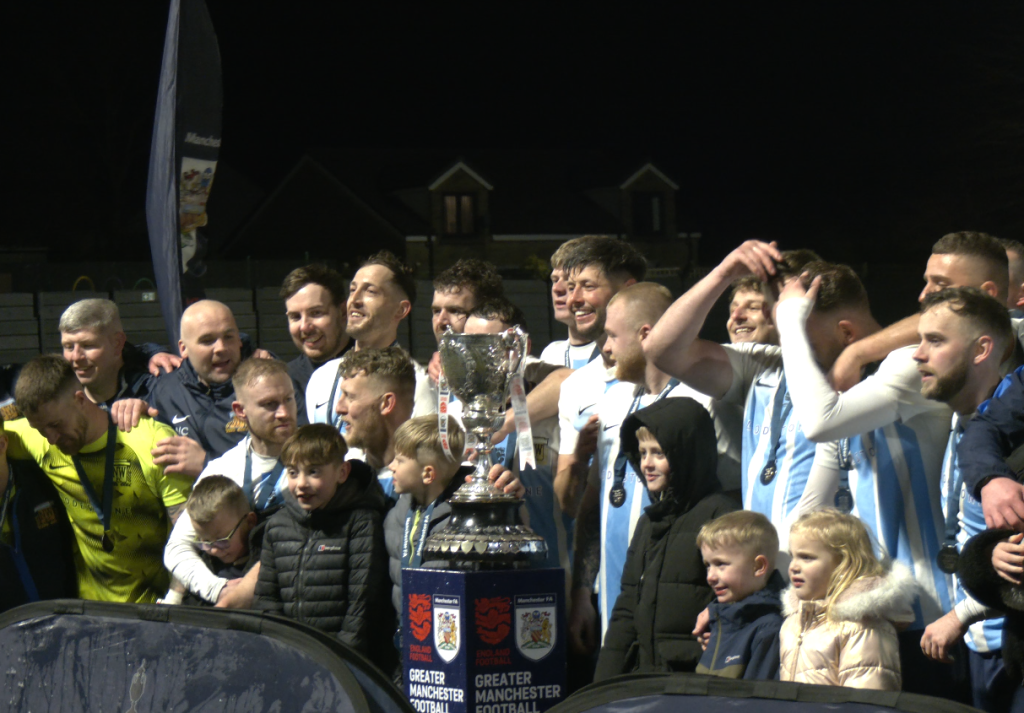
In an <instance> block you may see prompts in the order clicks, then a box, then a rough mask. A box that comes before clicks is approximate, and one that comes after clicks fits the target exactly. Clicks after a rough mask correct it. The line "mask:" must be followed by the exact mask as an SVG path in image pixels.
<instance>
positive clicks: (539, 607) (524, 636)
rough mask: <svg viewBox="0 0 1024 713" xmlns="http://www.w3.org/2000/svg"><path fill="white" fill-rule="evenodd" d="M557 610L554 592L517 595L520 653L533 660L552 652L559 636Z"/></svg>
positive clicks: (516, 616)
mask: <svg viewBox="0 0 1024 713" xmlns="http://www.w3.org/2000/svg"><path fill="white" fill-rule="evenodd" d="M556 611H557V600H556V599H555V595H554V594H532V595H519V596H517V597H516V614H515V620H516V648H517V649H518V650H519V653H521V654H522V655H523V656H525V657H526V658H528V659H531V660H533V661H539V660H540V659H542V658H544V657H545V656H547V655H548V654H550V653H551V650H552V649H553V648H554V646H555V640H556V638H557V636H558V616H557V614H556V613H555V612H556Z"/></svg>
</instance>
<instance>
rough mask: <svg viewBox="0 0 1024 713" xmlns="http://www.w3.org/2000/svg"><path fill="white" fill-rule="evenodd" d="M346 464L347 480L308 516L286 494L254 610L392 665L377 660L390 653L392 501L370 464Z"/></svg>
mask: <svg viewBox="0 0 1024 713" xmlns="http://www.w3.org/2000/svg"><path fill="white" fill-rule="evenodd" d="M349 464H350V465H351V471H350V473H349V476H348V479H347V480H346V481H345V482H344V483H343V484H342V485H340V486H339V487H338V491H337V493H336V494H335V495H334V497H333V498H332V499H331V501H330V502H328V503H327V504H326V505H325V506H324V507H322V508H320V509H317V510H313V511H312V512H306V511H305V510H303V509H302V508H301V507H299V504H298V502H297V501H296V500H295V498H294V497H293V496H292V494H291V493H290V492H287V493H285V504H284V507H283V508H282V509H281V510H279V511H278V512H277V513H276V514H274V516H273V517H271V518H270V520H269V521H268V522H267V528H266V532H265V533H264V535H263V552H262V554H261V556H260V575H259V580H258V581H257V582H256V599H255V607H256V608H257V609H262V610H264V611H270V612H276V613H279V614H284V615H285V616H287V617H289V618H291V619H295V620H297V621H300V622H302V623H304V624H309V625H310V626H313V627H315V628H317V629H320V630H321V631H324V632H327V633H329V634H335V635H337V637H338V639H339V640H341V641H342V643H345V644H347V645H349V646H351V647H352V648H354V649H356V650H358V651H360V652H362V653H363V654H366V655H368V656H370V658H371V660H374V662H375V663H378V664H379V665H387V664H385V663H383V662H381V660H380V656H381V655H384V656H390V655H392V654H391V650H392V649H393V646H392V641H391V636H392V634H393V628H392V622H393V621H394V613H393V612H392V609H391V597H390V596H389V595H390V594H391V580H390V578H389V577H388V554H387V551H386V550H385V549H384V526H383V522H384V515H385V513H386V510H387V507H386V503H387V498H386V497H385V495H384V491H383V490H382V489H381V486H380V483H379V482H378V481H377V477H376V475H375V474H374V473H373V471H371V469H370V467H369V466H368V465H366V464H365V463H363V462H362V461H358V460H353V461H349ZM382 642H383V644H382ZM384 670H389V669H387V668H385V669H384Z"/></svg>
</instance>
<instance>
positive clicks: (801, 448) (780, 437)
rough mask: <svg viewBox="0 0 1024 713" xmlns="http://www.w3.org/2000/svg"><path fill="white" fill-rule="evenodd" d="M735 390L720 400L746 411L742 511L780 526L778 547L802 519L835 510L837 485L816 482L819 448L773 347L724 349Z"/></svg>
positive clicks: (740, 346) (749, 346) (784, 545)
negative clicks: (798, 410)
mask: <svg viewBox="0 0 1024 713" xmlns="http://www.w3.org/2000/svg"><path fill="white" fill-rule="evenodd" d="M723 348H724V349H725V352H726V355H727V356H728V357H729V363H730V365H731V366H732V369H733V379H732V384H731V386H730V387H729V390H728V392H726V394H725V395H724V396H723V397H722V399H721V400H720V402H721V403H723V404H727V405H728V404H733V405H740V404H742V405H743V409H744V411H743V436H742V438H743V451H742V465H741V477H742V491H743V507H744V509H746V510H753V511H754V512H759V513H761V514H762V515H764V516H765V517H767V518H768V519H769V520H771V522H772V524H773V525H774V526H775V529H776V530H777V531H778V534H779V546H780V548H781V549H782V550H785V549H786V548H787V547H788V537H789V528H790V525H791V524H792V522H793V521H794V520H795V519H796V518H797V517H799V516H800V515H801V514H802V513H804V512H808V511H810V510H814V509H816V508H819V507H821V506H823V505H825V504H826V498H828V500H827V502H828V503H829V504H831V502H832V500H831V499H832V498H834V497H835V483H834V481H833V482H817V481H815V480H813V479H812V478H811V471H812V468H811V465H812V463H813V462H814V461H815V452H816V445H815V444H814V442H812V441H810V440H808V439H807V438H806V437H805V435H804V433H803V429H802V427H801V424H800V421H799V419H798V418H797V414H796V413H795V412H794V410H793V408H792V403H791V401H790V397H789V390H788V388H787V383H786V379H785V378H784V374H783V371H782V352H781V351H780V350H779V347H777V346H774V345H770V344H734V345H724V346H723Z"/></svg>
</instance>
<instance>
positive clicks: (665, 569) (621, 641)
mask: <svg viewBox="0 0 1024 713" xmlns="http://www.w3.org/2000/svg"><path fill="white" fill-rule="evenodd" d="M640 426H646V427H647V429H648V430H650V431H651V432H652V433H653V434H654V437H655V438H656V439H657V440H658V444H659V445H660V446H661V449H662V451H664V453H665V455H666V457H667V458H668V462H669V466H670V471H671V472H670V475H669V485H668V487H667V488H666V490H665V491H664V492H663V493H660V494H657V495H652V497H651V500H652V504H651V505H650V506H648V507H647V509H646V511H645V513H644V515H643V517H641V518H640V521H639V522H638V523H637V526H636V532H634V534H633V539H632V541H631V542H630V545H629V554H628V555H627V556H626V566H625V569H624V570H623V573H622V593H621V594H620V595H619V598H618V600H617V601H616V602H615V609H614V610H613V611H612V618H611V622H610V623H609V625H608V631H607V633H606V634H605V638H604V646H603V647H602V649H601V654H600V657H599V659H598V662H597V671H596V673H595V675H594V680H595V681H599V680H603V679H606V678H610V677H612V676H617V675H619V674H622V673H629V672H631V671H638V672H645V673H646V672H656V671H693V670H694V669H695V668H696V667H697V663H698V662H699V661H700V658H701V654H702V651H701V647H700V643H699V642H698V641H697V640H696V638H695V637H694V636H693V635H692V634H691V632H692V631H693V627H694V625H695V624H696V621H697V615H698V614H700V612H701V611H703V609H704V608H705V607H706V606H707V605H708V604H709V603H710V602H711V601H712V599H713V598H714V595H713V593H712V591H711V588H710V587H709V586H708V583H707V574H706V570H705V567H704V563H703V561H702V559H701V554H700V549H699V548H698V547H697V533H698V532H699V531H700V528H701V526H703V525H704V523H706V522H708V521H709V520H713V519H715V518H716V517H718V516H719V515H723V514H725V513H727V512H732V511H733V510H735V509H736V504H735V503H734V502H733V500H732V499H730V498H728V497H726V496H725V495H723V494H722V492H721V489H722V487H721V485H720V483H719V481H718V476H717V474H716V466H717V463H718V452H717V441H716V439H715V426H714V423H713V422H712V420H711V416H710V415H708V412H707V410H706V409H705V408H704V407H703V406H701V405H700V404H699V403H697V402H696V401H694V400H693V399H690V398H685V397H683V398H670V399H663V400H661V401H658V402H656V403H654V404H651V405H650V406H648V407H647V408H645V409H641V410H640V411H637V412H636V413H634V414H632V415H631V416H629V417H628V418H627V419H626V420H625V421H624V422H623V424H622V431H621V433H620V436H619V437H620V439H621V442H622V445H621V451H622V452H623V453H624V454H625V455H626V457H627V458H628V459H629V461H630V463H631V464H632V465H633V468H634V469H635V470H636V472H637V473H638V474H639V475H640V478H641V482H643V483H644V487H646V485H647V481H646V479H645V478H644V477H643V471H642V470H641V468H640V452H639V451H640V449H639V444H638V442H637V437H636V431H637V429H638V428H639V427H640Z"/></svg>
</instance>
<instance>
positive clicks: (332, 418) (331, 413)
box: [327, 364, 345, 434]
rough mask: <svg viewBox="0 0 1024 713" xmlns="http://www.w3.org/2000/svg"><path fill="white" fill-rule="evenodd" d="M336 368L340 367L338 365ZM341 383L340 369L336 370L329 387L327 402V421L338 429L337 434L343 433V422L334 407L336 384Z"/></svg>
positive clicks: (336, 391)
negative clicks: (332, 384) (332, 383)
mask: <svg viewBox="0 0 1024 713" xmlns="http://www.w3.org/2000/svg"><path fill="white" fill-rule="evenodd" d="M338 366H341V365H340V364H339V365H338ZM339 383H341V369H338V373H337V375H335V377H334V386H332V387H331V398H329V399H328V400H327V408H328V411H327V421H328V422H329V423H332V424H334V427H335V428H337V429H338V432H339V433H342V434H344V433H345V422H344V421H342V420H341V414H340V413H338V409H336V408H335V407H334V395H335V394H337V393H338V384H339Z"/></svg>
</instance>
